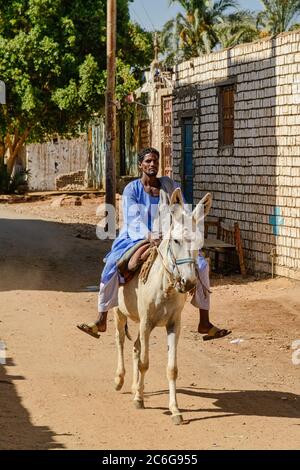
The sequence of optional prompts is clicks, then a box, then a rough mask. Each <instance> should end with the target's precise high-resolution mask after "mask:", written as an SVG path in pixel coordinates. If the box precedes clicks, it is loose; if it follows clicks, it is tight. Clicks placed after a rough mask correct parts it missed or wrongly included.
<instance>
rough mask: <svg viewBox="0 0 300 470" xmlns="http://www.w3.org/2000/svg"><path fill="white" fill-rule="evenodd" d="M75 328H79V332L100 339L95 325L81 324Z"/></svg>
mask: <svg viewBox="0 0 300 470" xmlns="http://www.w3.org/2000/svg"><path fill="white" fill-rule="evenodd" d="M77 328H79V329H80V330H81V331H83V332H84V333H87V334H88V335H91V336H93V338H96V339H99V338H100V333H99V330H98V327H97V325H96V324H95V323H88V324H87V323H81V324H79V325H77Z"/></svg>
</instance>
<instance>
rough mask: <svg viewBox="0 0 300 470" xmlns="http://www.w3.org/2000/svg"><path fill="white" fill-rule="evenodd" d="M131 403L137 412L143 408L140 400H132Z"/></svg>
mask: <svg viewBox="0 0 300 470" xmlns="http://www.w3.org/2000/svg"><path fill="white" fill-rule="evenodd" d="M133 403H134V406H135V407H136V409H137V410H143V409H144V408H145V406H144V402H143V401H142V400H133Z"/></svg>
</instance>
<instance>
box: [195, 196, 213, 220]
mask: <svg viewBox="0 0 300 470" xmlns="http://www.w3.org/2000/svg"><path fill="white" fill-rule="evenodd" d="M211 206H212V195H211V194H210V193H207V194H205V196H204V197H203V198H202V199H201V201H200V202H198V204H197V206H196V207H195V209H194V210H193V218H194V220H195V222H196V224H198V223H199V222H200V221H201V220H203V219H204V217H205V216H206V215H207V214H208V213H209V211H210V208H211Z"/></svg>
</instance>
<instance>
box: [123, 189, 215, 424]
mask: <svg viewBox="0 0 300 470" xmlns="http://www.w3.org/2000/svg"><path fill="white" fill-rule="evenodd" d="M211 201H212V198H211V195H210V194H206V196H205V197H204V198H203V199H202V200H201V201H200V202H199V203H198V205H197V207H196V208H195V209H194V211H193V212H192V213H191V212H186V211H185V208H184V202H183V198H182V193H181V190H180V189H179V188H178V189H176V190H175V191H174V192H173V194H172V196H171V200H170V208H171V211H170V210H169V209H168V210H167V211H166V208H167V206H166V204H167V201H166V193H164V192H163V191H161V192H160V211H162V212H163V214H164V215H163V219H165V218H166V214H167V212H169V213H170V214H171V224H170V228H169V230H168V231H167V233H166V234H165V236H164V237H163V240H162V242H161V243H160V245H159V247H157V251H158V255H157V257H156V259H155V261H154V264H153V266H152V268H151V270H150V272H149V275H148V279H147V282H146V283H145V284H144V283H143V282H141V281H140V280H139V279H138V275H136V276H135V277H134V278H133V279H132V280H131V281H130V282H129V283H128V284H125V285H124V286H121V287H120V288H119V303H118V307H116V308H115V324H116V344H117V349H118V367H117V371H116V377H115V387H116V390H121V388H122V386H123V383H124V376H125V365H124V349H123V348H124V341H125V334H126V335H127V336H128V338H129V339H130V337H129V335H128V332H127V317H128V318H130V319H131V320H133V321H135V322H138V323H139V324H140V325H139V335H138V338H137V339H136V341H135V343H134V347H133V385H132V392H133V394H134V404H135V406H136V407H137V408H144V377H145V373H146V371H147V369H148V368H149V338H150V334H151V331H152V330H153V328H155V327H156V326H164V327H166V330H167V335H168V365H167V377H168V381H169V409H170V411H171V413H172V419H173V421H174V423H175V424H180V423H181V422H182V415H181V413H180V411H179V409H178V405H177V399H176V378H177V373H178V369H177V354H176V348H177V343H178V339H179V334H180V320H181V312H182V310H183V307H184V304H185V301H186V297H187V293H188V292H189V291H190V290H191V289H193V288H194V287H195V286H196V283H197V282H199V281H198V277H197V270H196V268H195V264H196V262H197V256H198V251H199V248H201V247H202V246H203V242H204V235H203V230H199V226H200V225H201V223H202V224H203V219H204V216H205V215H207V213H208V212H209V210H210V207H211ZM183 220H184V221H185V223H184V224H183V223H182V221H183Z"/></svg>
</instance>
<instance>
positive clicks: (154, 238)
mask: <svg viewBox="0 0 300 470" xmlns="http://www.w3.org/2000/svg"><path fill="white" fill-rule="evenodd" d="M148 240H149V242H150V243H151V245H153V246H158V245H159V244H160V242H161V240H162V239H161V237H159V235H158V234H157V233H152V232H149V233H148Z"/></svg>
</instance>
